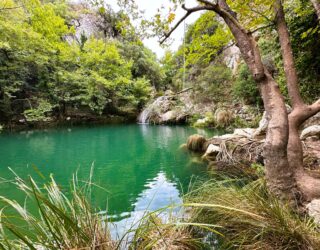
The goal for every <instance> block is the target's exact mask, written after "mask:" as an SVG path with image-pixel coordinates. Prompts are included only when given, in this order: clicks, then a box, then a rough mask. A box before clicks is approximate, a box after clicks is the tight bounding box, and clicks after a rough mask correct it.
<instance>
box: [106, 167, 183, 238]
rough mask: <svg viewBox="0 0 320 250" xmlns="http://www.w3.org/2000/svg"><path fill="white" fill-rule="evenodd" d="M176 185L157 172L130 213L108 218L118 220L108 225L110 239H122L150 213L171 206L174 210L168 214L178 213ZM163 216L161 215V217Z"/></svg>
mask: <svg viewBox="0 0 320 250" xmlns="http://www.w3.org/2000/svg"><path fill="white" fill-rule="evenodd" d="M176 185H177V184H176V183H173V182H171V181H170V180H168V179H167V178H166V175H165V173H163V172H159V173H158V175H157V177H155V178H154V179H153V180H151V181H150V182H148V183H146V185H145V189H144V190H143V191H142V193H141V194H139V195H138V197H137V200H136V202H135V203H134V205H133V207H134V209H133V211H132V212H126V213H122V214H120V215H119V216H110V217H109V219H111V220H118V221H116V222H114V223H111V224H110V227H111V234H112V237H113V238H122V237H123V234H124V233H125V232H128V231H129V230H130V229H134V228H136V226H137V225H138V223H139V222H140V220H141V219H142V218H143V217H144V216H145V215H146V213H148V212H150V211H155V210H157V209H159V208H166V207H169V206H172V207H174V209H172V210H171V209H170V212H173V213H174V212H178V211H179V210H180V209H179V207H178V205H179V204H182V198H181V194H180V192H179V190H178V189H177V187H176ZM165 214H166V213H162V215H163V216H165Z"/></svg>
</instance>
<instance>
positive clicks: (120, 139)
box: [0, 124, 213, 221]
mask: <svg viewBox="0 0 320 250" xmlns="http://www.w3.org/2000/svg"><path fill="white" fill-rule="evenodd" d="M194 133H200V134H203V135H205V136H212V135H213V132H212V131H205V130H197V129H193V128H189V127H183V126H148V125H135V124H133V125H110V126H109V125H108V126H96V127H71V128H59V129H52V130H41V131H27V132H16V133H2V134H0V178H1V179H0V182H1V184H0V194H1V195H4V196H7V197H9V198H14V199H17V200H20V201H23V200H24V197H23V196H22V194H21V193H19V191H18V190H16V189H15V188H13V187H12V185H11V184H9V183H7V182H6V181H5V180H10V179H12V178H13V174H12V173H11V172H10V170H9V167H10V168H11V169H12V170H13V171H14V172H16V173H17V174H18V175H19V176H20V177H22V178H26V177H27V176H28V175H31V176H33V177H34V178H36V180H37V181H39V182H43V181H46V180H48V177H49V176H50V174H53V176H54V178H55V180H56V181H57V182H58V184H59V185H60V186H61V187H62V188H64V189H65V190H66V192H67V190H68V185H69V182H70V180H71V178H72V175H73V174H74V173H76V172H77V173H78V178H79V179H82V180H84V181H85V180H87V179H88V178H89V174H90V169H91V166H92V165H93V166H94V175H93V181H94V183H95V184H97V185H99V186H101V187H103V188H104V189H101V188H94V190H93V192H92V201H93V203H94V204H95V205H96V206H98V207H99V208H101V209H104V210H105V209H106V207H107V210H108V214H109V216H110V217H112V218H114V220H115V221H121V220H123V219H124V218H129V217H132V216H133V215H134V214H137V213H140V212H143V211H145V210H146V209H147V210H155V209H158V208H161V207H164V206H166V205H169V204H171V203H180V202H181V195H182V193H183V192H185V191H186V189H187V188H188V184H189V183H190V180H191V178H192V176H201V175H202V174H203V173H204V172H205V166H204V165H203V164H202V163H201V162H199V160H197V158H194V157H191V155H190V154H189V153H188V152H186V151H185V150H183V149H180V148H179V146H180V145H181V144H182V143H185V141H186V139H187V138H188V136H189V135H191V134H194ZM35 169H36V170H35ZM39 172H41V174H42V175H43V176H45V177H46V180H43V179H42V177H41V176H40V175H39Z"/></svg>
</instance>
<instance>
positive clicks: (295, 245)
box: [185, 179, 320, 250]
mask: <svg viewBox="0 0 320 250" xmlns="http://www.w3.org/2000/svg"><path fill="white" fill-rule="evenodd" d="M186 200H187V204H185V206H188V207H192V208H193V209H192V211H193V215H192V218H193V221H194V222H196V223H209V224H212V225H215V226H220V227H222V229H221V230H220V232H221V233H222V234H223V235H224V236H223V237H221V236H219V235H217V239H218V242H219V243H218V245H219V247H221V248H220V249H277V250H280V249H320V232H319V228H317V226H316V224H315V223H314V222H313V221H312V220H311V219H310V218H308V217H306V216H305V217H304V216H301V215H298V214H297V213H296V212H295V211H294V210H292V208H290V206H289V205H287V204H284V203H283V202H280V201H279V200H278V199H277V198H276V197H274V196H273V195H272V194H270V193H269V192H268V191H267V187H266V185H265V183H264V182H263V181H262V180H261V179H260V180H258V181H255V182H251V183H249V184H247V185H244V186H242V185H241V184H240V183H239V180H224V181H218V182H217V181H215V182H212V181H210V182H207V183H205V184H203V185H202V186H201V187H200V188H198V189H196V190H194V191H193V192H191V193H190V194H189V196H188V197H187V199H186Z"/></svg>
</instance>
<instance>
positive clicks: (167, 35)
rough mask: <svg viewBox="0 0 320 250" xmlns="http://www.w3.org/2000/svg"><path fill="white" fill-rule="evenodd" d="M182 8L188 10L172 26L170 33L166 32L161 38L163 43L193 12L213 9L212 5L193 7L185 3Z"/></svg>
mask: <svg viewBox="0 0 320 250" xmlns="http://www.w3.org/2000/svg"><path fill="white" fill-rule="evenodd" d="M182 8H183V9H184V10H185V11H186V14H185V15H184V16H183V17H182V18H181V19H180V20H179V21H178V22H177V23H176V24H175V25H174V26H173V27H172V28H171V30H170V31H169V32H168V33H165V34H164V36H163V38H162V39H161V40H160V44H163V43H164V42H165V41H166V40H167V39H168V38H169V37H170V36H171V34H172V33H173V32H174V31H175V30H176V29H177V28H178V27H179V25H180V24H181V23H182V22H183V21H184V20H186V19H187V17H188V16H190V15H191V14H192V13H194V12H197V11H201V10H212V8H211V7H210V6H196V7H193V8H187V7H186V6H185V5H184V4H183V5H182Z"/></svg>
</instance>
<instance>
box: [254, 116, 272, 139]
mask: <svg viewBox="0 0 320 250" xmlns="http://www.w3.org/2000/svg"><path fill="white" fill-rule="evenodd" d="M267 127H268V120H267V112H266V111H264V112H263V115H262V118H261V120H260V122H259V127H258V128H257V129H256V131H255V132H254V133H253V135H252V137H253V138H256V137H258V136H261V135H264V134H265V133H266V131H267Z"/></svg>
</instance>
